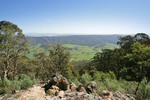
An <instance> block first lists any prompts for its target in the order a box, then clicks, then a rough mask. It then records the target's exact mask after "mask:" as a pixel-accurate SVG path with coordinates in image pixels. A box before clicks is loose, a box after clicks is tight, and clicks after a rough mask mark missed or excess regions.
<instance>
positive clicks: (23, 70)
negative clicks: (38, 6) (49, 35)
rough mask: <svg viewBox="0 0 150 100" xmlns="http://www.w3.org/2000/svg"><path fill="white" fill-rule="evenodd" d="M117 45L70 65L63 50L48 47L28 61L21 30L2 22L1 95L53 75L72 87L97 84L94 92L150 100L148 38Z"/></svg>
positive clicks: (142, 36)
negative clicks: (121, 93) (113, 93)
mask: <svg viewBox="0 0 150 100" xmlns="http://www.w3.org/2000/svg"><path fill="white" fill-rule="evenodd" d="M118 45H119V46H120V48H115V49H108V48H106V49H103V50H102V52H99V51H97V53H96V54H95V55H94V57H93V59H91V60H87V59H86V60H84V61H72V62H71V55H70V53H69V51H68V49H67V48H66V47H64V46H62V45H60V44H57V45H48V46H47V48H46V49H40V52H35V53H34V55H33V56H34V57H33V58H32V59H31V58H30V57H28V56H26V54H30V50H29V45H28V44H27V42H26V38H25V36H24V35H23V34H22V30H21V29H20V28H18V26H17V25H15V24H13V23H10V22H7V21H1V22H0V77H1V79H0V94H4V93H14V92H15V91H16V90H20V89H27V88H28V87H30V86H32V85H33V84H36V80H38V81H47V80H49V78H50V77H51V76H52V75H53V74H55V73H60V74H62V75H63V76H65V77H66V78H67V79H68V80H69V81H70V82H74V83H75V84H83V85H85V84H87V83H88V82H90V81H95V82H97V84H98V85H99V88H98V91H97V92H100V91H102V90H110V91H121V92H123V93H129V94H132V95H134V96H135V97H136V99H137V100H148V99H150V91H149V90H150V81H149V79H150V74H149V73H150V39H149V36H148V35H147V34H145V33H138V34H136V35H135V36H125V37H120V40H119V41H118ZM66 46H75V45H66ZM37 48H39V45H38V46H37ZM68 48H71V47H68ZM30 49H31V47H30ZM32 49H34V50H36V49H35V48H32ZM76 49H80V48H79V47H78V48H76ZM81 55H82V54H81Z"/></svg>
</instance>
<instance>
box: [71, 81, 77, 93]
mask: <svg viewBox="0 0 150 100" xmlns="http://www.w3.org/2000/svg"><path fill="white" fill-rule="evenodd" d="M70 89H71V91H73V92H75V91H76V89H77V86H76V85H75V84H74V83H71V85H70Z"/></svg>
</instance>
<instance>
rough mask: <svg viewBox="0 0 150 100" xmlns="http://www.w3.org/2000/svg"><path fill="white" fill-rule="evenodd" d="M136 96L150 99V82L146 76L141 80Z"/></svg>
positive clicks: (146, 99)
mask: <svg viewBox="0 0 150 100" xmlns="http://www.w3.org/2000/svg"><path fill="white" fill-rule="evenodd" d="M136 96H137V100H150V82H147V80H146V78H143V80H142V81H141V83H140V85H139V88H138V91H137V95H136Z"/></svg>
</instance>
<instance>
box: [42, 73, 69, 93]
mask: <svg viewBox="0 0 150 100" xmlns="http://www.w3.org/2000/svg"><path fill="white" fill-rule="evenodd" d="M52 85H55V86H57V87H59V89H60V90H68V89H69V82H68V81H67V79H66V78H65V77H63V76H62V75H60V74H55V75H53V77H52V79H51V80H50V81H49V82H48V83H47V84H46V85H45V86H44V88H45V91H47V90H48V89H50V88H51V87H52Z"/></svg>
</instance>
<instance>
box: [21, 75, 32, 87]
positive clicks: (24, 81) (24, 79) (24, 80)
mask: <svg viewBox="0 0 150 100" xmlns="http://www.w3.org/2000/svg"><path fill="white" fill-rule="evenodd" d="M19 81H20V82H21V89H27V88H28V87H31V86H32V85H33V84H34V82H33V81H32V80H31V79H30V77H29V76H27V75H25V74H22V75H21V76H20V78H19Z"/></svg>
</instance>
